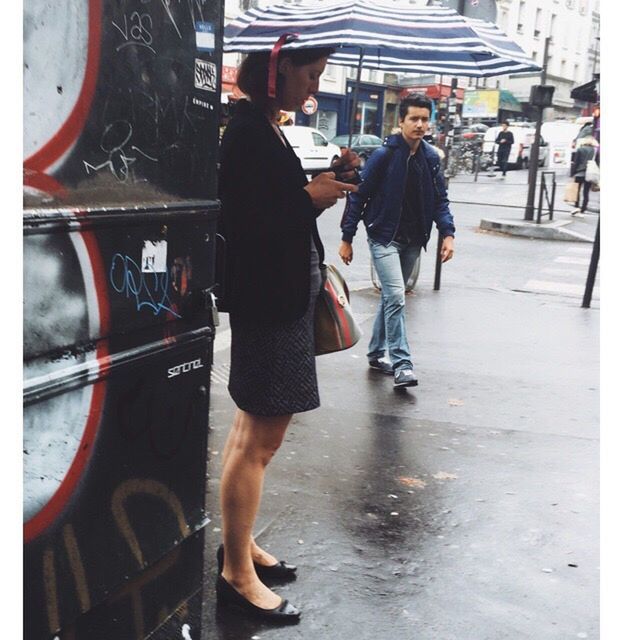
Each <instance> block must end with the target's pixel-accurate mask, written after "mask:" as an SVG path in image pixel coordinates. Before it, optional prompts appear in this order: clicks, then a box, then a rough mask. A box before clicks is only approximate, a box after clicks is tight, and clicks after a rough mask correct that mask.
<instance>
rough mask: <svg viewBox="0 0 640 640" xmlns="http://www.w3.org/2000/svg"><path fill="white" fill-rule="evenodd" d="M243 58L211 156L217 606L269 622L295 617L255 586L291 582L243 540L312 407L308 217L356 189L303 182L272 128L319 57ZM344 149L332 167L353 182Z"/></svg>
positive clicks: (315, 71)
mask: <svg viewBox="0 0 640 640" xmlns="http://www.w3.org/2000/svg"><path fill="white" fill-rule="evenodd" d="M277 50H278V48H274V52H273V53H272V54H269V53H268V52H266V53H262V52H261V53H251V54H249V56H248V57H247V58H246V59H245V61H244V62H243V63H242V65H241V67H240V70H239V74H238V86H239V88H240V89H241V90H242V91H243V93H245V94H246V95H247V96H249V100H242V101H240V102H239V103H238V105H237V106H236V110H235V115H234V117H233V119H232V120H231V122H230V123H229V125H228V127H227V129H226V131H225V134H224V138H223V140H222V146H221V164H220V197H221V200H222V204H223V228H224V232H225V234H226V237H227V242H228V248H227V254H228V260H227V272H226V287H225V290H226V292H227V294H226V302H225V307H223V310H226V311H229V313H230V321H231V332H232V342H231V374H230V380H229V392H230V393H231V397H232V398H233V400H234V402H235V403H236V405H237V406H238V409H237V411H236V414H235V418H234V422H233V426H232V429H231V432H230V434H229V437H228V439H227V442H226V445H225V450H224V456H223V467H222V478H221V488H220V501H221V510H222V527H223V543H224V544H223V546H222V547H221V548H220V549H219V550H218V565H219V570H220V573H219V576H218V581H217V583H216V590H217V594H218V602H219V604H220V605H222V606H224V607H229V606H231V607H234V608H236V609H240V610H242V611H243V612H245V613H247V614H252V615H256V616H259V617H261V618H263V619H266V620H270V621H273V622H277V623H283V622H284V623H286V622H297V620H298V619H299V616H300V611H299V610H298V609H297V608H296V607H294V606H293V605H291V604H290V603H288V602H287V601H286V600H283V599H282V598H281V597H280V596H278V595H277V594H275V593H274V592H273V591H271V590H270V589H269V588H268V587H267V586H266V585H265V584H264V582H263V581H262V580H261V579H260V578H263V579H264V580H267V579H268V578H270V577H279V578H287V577H293V576H294V572H295V567H293V566H292V565H288V564H287V563H284V562H281V561H280V562H279V561H278V560H277V559H276V558H275V557H273V556H272V555H270V554H269V553H267V552H266V551H264V550H263V549H261V548H260V547H259V546H258V545H257V544H256V542H255V540H254V539H253V537H252V529H253V525H254V522H255V518H256V514H257V511H258V507H259V503H260V497H261V493H262V484H263V479H264V472H265V468H266V466H267V464H268V463H269V461H270V460H271V458H272V457H273V455H274V454H275V453H276V451H277V450H278V448H279V447H280V444H281V443H282V440H283V438H284V435H285V432H286V429H287V426H288V425H289V422H290V421H291V418H292V415H293V414H294V413H298V412H301V411H309V410H311V409H315V408H317V407H318V406H319V404H320V402H319V397H318V385H317V380H316V369H315V357H314V344H313V316H314V306H315V301H316V298H317V297H318V293H319V291H320V287H321V276H320V270H319V264H321V263H322V261H323V259H324V249H323V246H322V243H321V241H320V237H319V235H318V229H317V226H316V218H317V216H319V215H320V214H321V213H322V211H323V210H324V209H325V208H327V207H330V206H333V205H334V204H335V203H336V202H337V200H338V198H344V197H345V195H346V193H347V192H348V191H355V190H357V187H355V186H352V185H350V184H346V183H344V182H339V181H337V180H336V179H335V174H334V173H329V172H327V173H323V174H320V175H319V176H317V177H316V178H314V179H313V180H312V181H311V182H308V181H307V178H306V176H305V173H304V171H303V169H302V166H301V164H300V161H299V160H298V158H297V156H296V155H295V153H294V152H293V149H292V148H291V146H290V145H289V144H288V142H287V140H286V138H285V137H284V136H283V134H282V132H281V131H280V130H279V128H278V125H277V117H278V114H279V112H280V110H285V111H294V110H297V109H298V108H299V107H300V106H301V105H302V104H303V102H304V101H305V100H306V99H307V98H308V97H309V96H310V95H313V94H315V93H317V91H318V84H319V79H320V76H321V74H322V72H323V71H324V68H325V66H326V63H327V58H328V56H329V55H330V54H331V52H332V51H331V50H330V49H315V50H297V51H289V50H285V51H282V52H281V53H280V55H279V56H278V54H277ZM358 160H359V159H358V158H357V156H356V155H355V154H354V153H352V152H350V151H348V152H345V154H344V155H343V156H342V158H341V159H340V160H339V161H338V165H336V167H334V168H335V169H336V170H338V169H339V170H340V171H341V175H342V177H343V179H349V178H350V177H352V175H354V174H353V169H354V168H355V167H356V166H357V165H358Z"/></svg>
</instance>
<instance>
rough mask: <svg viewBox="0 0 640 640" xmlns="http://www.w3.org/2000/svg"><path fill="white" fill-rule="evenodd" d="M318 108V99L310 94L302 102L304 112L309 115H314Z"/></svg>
mask: <svg viewBox="0 0 640 640" xmlns="http://www.w3.org/2000/svg"><path fill="white" fill-rule="evenodd" d="M317 110H318V101H317V100H316V99H315V98H314V97H313V96H309V97H308V98H307V99H306V100H305V101H304V102H303V103H302V113H304V114H305V115H307V116H312V115H313V114H314V113H315V112H316V111H317Z"/></svg>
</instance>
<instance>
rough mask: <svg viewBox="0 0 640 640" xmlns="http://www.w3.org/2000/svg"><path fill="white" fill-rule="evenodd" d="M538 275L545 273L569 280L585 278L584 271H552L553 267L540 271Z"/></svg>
mask: <svg viewBox="0 0 640 640" xmlns="http://www.w3.org/2000/svg"><path fill="white" fill-rule="evenodd" d="M540 273H547V274H549V275H552V276H567V277H571V278H576V277H577V278H583V277H584V278H586V277H587V272H586V271H578V270H577V269H554V268H553V267H548V268H546V269H540Z"/></svg>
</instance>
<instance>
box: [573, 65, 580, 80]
mask: <svg viewBox="0 0 640 640" xmlns="http://www.w3.org/2000/svg"><path fill="white" fill-rule="evenodd" d="M579 77H580V65H579V64H574V65H573V79H574V80H575V81H576V82H577V81H578V78H579Z"/></svg>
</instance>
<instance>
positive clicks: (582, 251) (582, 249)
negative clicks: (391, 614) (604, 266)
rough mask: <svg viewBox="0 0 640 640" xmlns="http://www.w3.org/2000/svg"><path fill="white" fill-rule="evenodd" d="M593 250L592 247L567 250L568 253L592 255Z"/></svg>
mask: <svg viewBox="0 0 640 640" xmlns="http://www.w3.org/2000/svg"><path fill="white" fill-rule="evenodd" d="M592 250H593V249H592V247H571V248H569V249H567V252H568V253H582V254H587V255H591V252H592Z"/></svg>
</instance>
